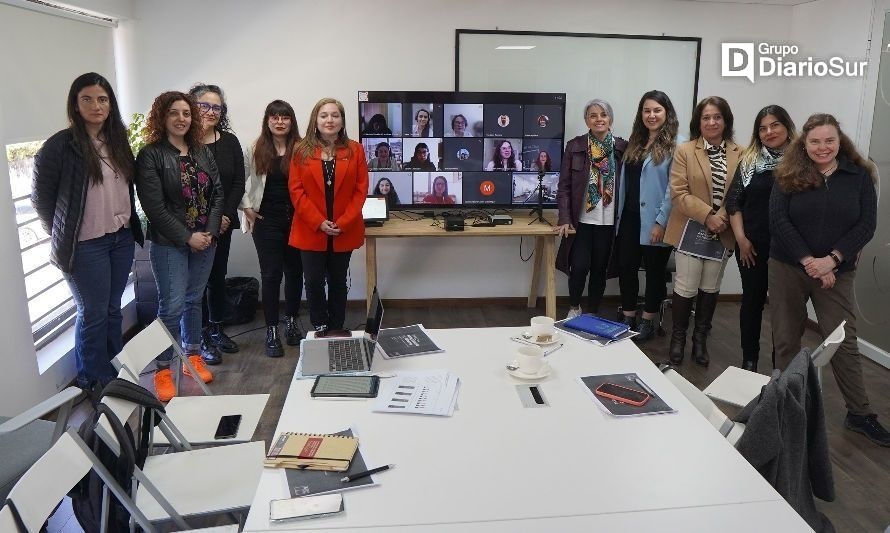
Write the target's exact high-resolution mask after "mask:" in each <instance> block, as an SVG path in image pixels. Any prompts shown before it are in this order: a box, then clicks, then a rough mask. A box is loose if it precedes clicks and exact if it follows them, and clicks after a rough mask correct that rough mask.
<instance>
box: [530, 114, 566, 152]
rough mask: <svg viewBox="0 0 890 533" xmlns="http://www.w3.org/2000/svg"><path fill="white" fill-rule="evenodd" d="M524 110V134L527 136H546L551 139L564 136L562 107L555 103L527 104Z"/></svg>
mask: <svg viewBox="0 0 890 533" xmlns="http://www.w3.org/2000/svg"><path fill="white" fill-rule="evenodd" d="M524 112H525V118H524V120H523V122H524V124H523V126H524V127H523V130H524V132H523V135H524V136H525V137H545V138H551V139H552V138H557V137H562V135H563V124H562V115H563V110H562V107H560V106H555V105H527V106H525V109H524ZM560 148H561V147H560Z"/></svg>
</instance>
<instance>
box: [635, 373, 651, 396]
mask: <svg viewBox="0 0 890 533" xmlns="http://www.w3.org/2000/svg"><path fill="white" fill-rule="evenodd" d="M634 381H636V382H637V385H639V386H640V387H643V390H644V391H646V392H648V393H649V396H655V393H654V392H652V389H650V388H649V387H647V386H646V384H645V383H643V380H642V379H640V378H637V377H635V378H634Z"/></svg>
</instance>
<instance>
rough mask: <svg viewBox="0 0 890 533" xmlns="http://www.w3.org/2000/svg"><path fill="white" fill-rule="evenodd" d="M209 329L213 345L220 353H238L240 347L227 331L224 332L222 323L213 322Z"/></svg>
mask: <svg viewBox="0 0 890 533" xmlns="http://www.w3.org/2000/svg"><path fill="white" fill-rule="evenodd" d="M207 329H208V331H209V332H210V340H211V341H213V344H215V345H216V347H217V348H219V349H220V351H223V352H226V353H235V352H237V351H238V345H237V344H235V341H233V340H232V339H231V338H229V336H228V335H226V332H225V331H223V325H222V322H211V323H210V327H208V328H207Z"/></svg>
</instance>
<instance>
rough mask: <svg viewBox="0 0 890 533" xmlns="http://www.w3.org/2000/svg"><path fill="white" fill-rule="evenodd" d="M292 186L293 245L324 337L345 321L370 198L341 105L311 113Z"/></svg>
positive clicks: (363, 163)
mask: <svg viewBox="0 0 890 533" xmlns="http://www.w3.org/2000/svg"><path fill="white" fill-rule="evenodd" d="M288 187H289V188H290V197H291V202H293V205H294V209H295V210H296V215H295V216H294V222H293V225H292V226H291V232H290V245H291V246H293V247H295V248H298V249H299V250H300V253H301V255H302V260H303V275H304V277H305V280H306V300H307V301H308V303H309V320H311V321H312V326H313V327H314V328H315V331H316V335H318V336H324V335H325V334H326V333H327V331H328V330H340V329H343V324H344V322H345V321H346V296H347V291H348V287H347V285H346V276H347V272H348V270H349V260H350V258H351V257H352V252H353V250H356V249H358V248H361V246H362V244H364V242H365V224H364V221H363V219H362V206H363V205H364V204H365V197H366V195H367V193H368V163H367V159H365V151H364V149H363V148H362V145H361V144H359V143H357V142H355V141H352V140H350V139H349V136H347V135H346V111H345V110H344V109H343V104H342V103H340V102H339V101H338V100H335V99H333V98H322V99H321V100H319V101H318V103H317V104H315V107H313V108H312V114H311V115H310V117H309V126H308V128H306V136H305V137H303V139H302V140H301V141H300V142H298V143H297V146H296V148H294V157H293V159H292V160H291V165H290V182H289V183H288ZM325 285H327V294H325Z"/></svg>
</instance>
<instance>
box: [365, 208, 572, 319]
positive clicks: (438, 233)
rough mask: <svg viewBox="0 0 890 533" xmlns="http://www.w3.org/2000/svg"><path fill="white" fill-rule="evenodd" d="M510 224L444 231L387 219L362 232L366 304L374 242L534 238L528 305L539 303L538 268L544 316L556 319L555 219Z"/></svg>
mask: <svg viewBox="0 0 890 533" xmlns="http://www.w3.org/2000/svg"><path fill="white" fill-rule="evenodd" d="M511 216H512V217H513V223H512V224H507V225H503V226H494V227H491V228H475V227H473V226H465V227H464V231H445V228H444V226H443V225H442V223H441V222H440V223H439V224H437V225H433V221H432V220H431V219H428V218H425V219H421V220H412V221H409V220H400V219H398V218H390V219H389V220H388V221H387V222H386V223H385V224H383V226H379V227H369V228H366V229H365V262H366V265H365V271H366V273H367V284H366V290H367V295H368V298H367V302H368V305H370V302H371V294H372V293H373V291H374V287H376V286H377V239H385V238H394V237H517V236H519V237H534V238H535V251H534V267H533V269H532V279H531V283H530V288H529V294H528V306H529V307H535V306H536V305H537V302H538V280H539V278H540V272H541V268H542V266H543V270H544V300H545V302H546V310H545V312H546V314H547V316H549V317H551V318H556V273H555V268H556V232H555V227H556V219H555V216H554V214H553V213H544V218H545V219H547V220H548V221H550V223H551V224H553V226H551V225H548V224H544V223H542V222H535V223H534V224H529V222H531V221H532V218H533V217H531V216H529V215H524V214H523V215H516V214H513V215H511Z"/></svg>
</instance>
